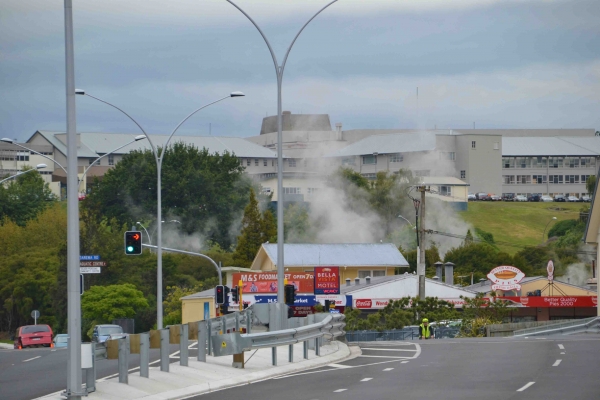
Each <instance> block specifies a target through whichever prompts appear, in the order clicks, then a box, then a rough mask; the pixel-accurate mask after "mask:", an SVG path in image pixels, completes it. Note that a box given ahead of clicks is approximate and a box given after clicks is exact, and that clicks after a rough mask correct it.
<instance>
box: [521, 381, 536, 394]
mask: <svg viewBox="0 0 600 400" xmlns="http://www.w3.org/2000/svg"><path fill="white" fill-rule="evenodd" d="M534 383H535V382H529V383H528V384H527V385H525V386H523V387H522V388H521V389H518V390H517V392H522V391H524V390H525V389H527V388H528V387H529V386H531V385H533V384H534Z"/></svg>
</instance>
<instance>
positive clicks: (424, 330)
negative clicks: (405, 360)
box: [420, 324, 431, 339]
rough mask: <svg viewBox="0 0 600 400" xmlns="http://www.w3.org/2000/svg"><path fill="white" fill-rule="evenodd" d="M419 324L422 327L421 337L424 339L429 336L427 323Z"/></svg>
mask: <svg viewBox="0 0 600 400" xmlns="http://www.w3.org/2000/svg"><path fill="white" fill-rule="evenodd" d="M420 326H421V329H422V331H421V332H423V337H424V338H425V339H427V338H429V336H431V332H429V324H427V326H425V325H424V324H421V325H420Z"/></svg>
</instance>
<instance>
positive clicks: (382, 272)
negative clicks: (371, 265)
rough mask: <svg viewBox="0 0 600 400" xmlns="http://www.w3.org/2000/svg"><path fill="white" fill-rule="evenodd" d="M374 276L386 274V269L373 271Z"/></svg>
mask: <svg viewBox="0 0 600 400" xmlns="http://www.w3.org/2000/svg"><path fill="white" fill-rule="evenodd" d="M373 276H385V271H373Z"/></svg>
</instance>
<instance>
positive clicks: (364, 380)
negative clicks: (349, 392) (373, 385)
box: [360, 378, 373, 382]
mask: <svg viewBox="0 0 600 400" xmlns="http://www.w3.org/2000/svg"><path fill="white" fill-rule="evenodd" d="M371 379H373V378H365V379H361V380H360V381H361V382H368V381H370V380H371Z"/></svg>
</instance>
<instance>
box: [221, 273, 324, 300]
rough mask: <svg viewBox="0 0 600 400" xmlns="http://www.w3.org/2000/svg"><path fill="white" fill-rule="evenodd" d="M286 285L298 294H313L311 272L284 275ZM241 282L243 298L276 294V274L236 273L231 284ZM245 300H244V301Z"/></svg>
mask: <svg viewBox="0 0 600 400" xmlns="http://www.w3.org/2000/svg"><path fill="white" fill-rule="evenodd" d="M285 278H286V279H287V280H288V284H290V285H294V286H296V291H297V292H298V293H313V290H314V278H313V274H312V272H297V273H296V272H294V273H291V274H285ZM240 280H241V281H242V282H243V284H244V286H243V294H244V297H245V296H246V293H277V273H276V272H250V273H245V272H237V273H235V274H233V281H232V282H239V281H240ZM244 300H245V299H244Z"/></svg>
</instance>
